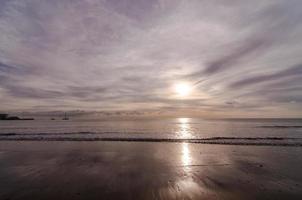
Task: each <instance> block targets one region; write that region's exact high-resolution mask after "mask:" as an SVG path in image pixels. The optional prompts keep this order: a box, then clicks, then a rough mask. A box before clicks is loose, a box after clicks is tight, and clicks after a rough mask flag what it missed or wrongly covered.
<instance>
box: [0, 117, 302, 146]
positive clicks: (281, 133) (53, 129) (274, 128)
mask: <svg viewBox="0 0 302 200" xmlns="http://www.w3.org/2000/svg"><path fill="white" fill-rule="evenodd" d="M216 137H220V139H224V140H225V139H229V140H234V139H241V140H242V139H247V138H260V139H268V138H275V139H276V138H277V139H278V140H280V139H282V140H284V141H287V140H291V141H293V140H295V141H298V140H300V139H301V138H302V119H232V120H230V119H228V120H204V119H199V118H174V119H156V120H155V119H154V120H150V119H148V120H147V119H145V120H142V119H141V120H127V121H126V120H112V121H108V120H106V121H101V120H94V121H92V120H91V121H83V120H69V121H62V120H56V121H51V120H34V121H0V139H3V140H4V139H7V138H9V139H12V140H13V139H21V140H22V139H35V140H43V139H49V138H52V139H54V138H56V139H57V140H59V139H60V138H65V139H66V140H73V139H75V138H76V139H77V140H81V139H87V138H88V139H99V138H116V139H118V138H140V139H142V138H155V139H205V138H216ZM270 142H271V141H270Z"/></svg>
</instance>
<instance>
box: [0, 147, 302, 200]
mask: <svg viewBox="0 0 302 200" xmlns="http://www.w3.org/2000/svg"><path fill="white" fill-rule="evenodd" d="M301 155H302V148H301V147H281V146H276V147H274V146H238V145H237V146H232V145H213V144H211V145H210V144H192V143H191V144H188V143H160V142H153V143H149V142H104V141H101V142H68V141H61V142H58V141H48V142H43V141H0V199H1V200H5V199H7V200H8V199H10V200H13V199H31V200H34V199H39V200H43V199H56V200H58V199H62V200H68V199H138V200H144V199H167V200H169V199H274V200H275V199H302V170H301V169H302V156H301Z"/></svg>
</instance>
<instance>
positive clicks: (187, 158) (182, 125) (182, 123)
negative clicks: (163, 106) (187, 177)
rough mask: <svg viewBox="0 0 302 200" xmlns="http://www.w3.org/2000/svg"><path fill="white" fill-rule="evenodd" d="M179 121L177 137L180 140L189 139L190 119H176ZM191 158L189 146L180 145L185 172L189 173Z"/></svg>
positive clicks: (186, 144) (185, 144)
mask: <svg viewBox="0 0 302 200" xmlns="http://www.w3.org/2000/svg"><path fill="white" fill-rule="evenodd" d="M178 121H179V132H178V133H179V135H180V137H181V138H190V136H191V134H190V131H189V130H190V124H189V122H190V119H189V118H178ZM191 161H192V158H191V152H190V145H189V144H188V143H182V152H181V162H182V165H183V168H184V171H185V172H189V171H190V165H191V164H192V163H191Z"/></svg>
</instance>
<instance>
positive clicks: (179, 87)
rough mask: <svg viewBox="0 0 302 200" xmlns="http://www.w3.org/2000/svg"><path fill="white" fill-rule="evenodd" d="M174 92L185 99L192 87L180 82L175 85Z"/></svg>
mask: <svg viewBox="0 0 302 200" xmlns="http://www.w3.org/2000/svg"><path fill="white" fill-rule="evenodd" d="M174 90H175V92H176V94H177V95H179V96H181V97H186V96H188V95H189V94H190V93H191V91H192V86H191V85H190V84H188V83H185V82H181V83H177V84H175V86H174Z"/></svg>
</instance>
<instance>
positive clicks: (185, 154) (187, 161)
mask: <svg viewBox="0 0 302 200" xmlns="http://www.w3.org/2000/svg"><path fill="white" fill-rule="evenodd" d="M181 161H182V164H183V166H184V167H185V168H189V166H190V165H191V164H192V163H191V162H192V159H191V152H190V148H189V144H188V143H182V156H181Z"/></svg>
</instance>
